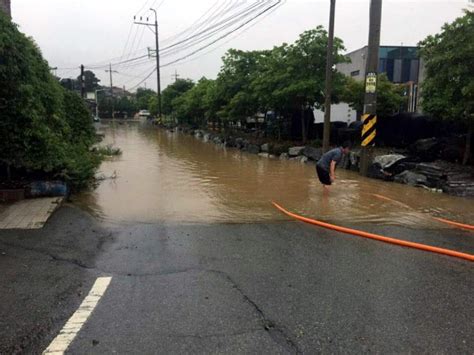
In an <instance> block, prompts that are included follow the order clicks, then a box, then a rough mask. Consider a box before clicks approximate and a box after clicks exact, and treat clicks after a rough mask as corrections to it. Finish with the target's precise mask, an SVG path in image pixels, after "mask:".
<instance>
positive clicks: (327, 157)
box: [317, 147, 343, 171]
mask: <svg viewBox="0 0 474 355" xmlns="http://www.w3.org/2000/svg"><path fill="white" fill-rule="evenodd" d="M342 155H343V153H342V148H340V147H339V148H334V149H331V150H330V151H328V152H326V153H324V154H323V156H322V157H321V159H319V160H318V163H317V164H318V166H319V167H321V168H323V169H324V170H326V171H329V170H330V166H331V161H333V160H334V161H335V162H336V164H339V162H340V161H341V159H342Z"/></svg>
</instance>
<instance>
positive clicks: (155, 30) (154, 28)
mask: <svg viewBox="0 0 474 355" xmlns="http://www.w3.org/2000/svg"><path fill="white" fill-rule="evenodd" d="M150 11H153V12H154V13H155V23H154V24H151V23H148V22H141V21H142V17H140V22H137V21H135V20H136V17H134V18H133V19H134V23H135V24H136V25H143V26H147V27H148V28H150V29H151V30H152V32H153V33H154V34H155V58H156V81H157V84H156V86H157V98H158V117H161V78H160V44H159V38H158V14H157V12H156V10H155V9H152V8H150ZM146 20H147V21H148V18H147V19H146Z"/></svg>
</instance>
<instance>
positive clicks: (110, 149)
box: [94, 144, 122, 157]
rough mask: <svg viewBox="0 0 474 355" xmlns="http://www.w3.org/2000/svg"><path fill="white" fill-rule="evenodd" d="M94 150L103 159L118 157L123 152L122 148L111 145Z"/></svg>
mask: <svg viewBox="0 0 474 355" xmlns="http://www.w3.org/2000/svg"><path fill="white" fill-rule="evenodd" d="M94 150H95V151H96V152H97V153H98V154H99V155H100V156H102V157H116V156H119V155H122V150H121V149H120V148H117V147H114V146H112V145H110V144H109V145H106V146H99V147H95V148H94Z"/></svg>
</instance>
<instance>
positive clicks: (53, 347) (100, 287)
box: [43, 277, 112, 355]
mask: <svg viewBox="0 0 474 355" xmlns="http://www.w3.org/2000/svg"><path fill="white" fill-rule="evenodd" d="M111 280H112V278H111V277H99V278H98V279H97V280H96V281H95V283H94V286H92V288H91V290H90V292H89V294H88V295H87V297H86V298H85V299H84V301H82V303H81V305H80V306H79V308H78V309H77V311H76V312H75V313H74V314H73V315H72V316H71V318H69V320H68V321H67V323H66V325H65V326H64V328H63V329H62V330H61V332H60V333H59V334H58V336H57V337H56V338H55V339H54V340H53V341H52V342H51V344H49V346H48V348H47V349H46V350H45V351H43V354H54V355H60V354H64V352H65V351H66V350H67V348H68V347H69V345H71V343H72V341H73V340H74V338H75V337H76V335H77V334H78V333H79V331H80V330H81V328H82V326H83V325H84V324H85V323H86V322H87V319H88V318H89V316H90V315H91V314H92V312H93V311H94V308H95V307H96V306H97V304H98V303H99V301H100V298H101V297H102V296H103V295H104V293H105V291H106V290H107V287H108V286H109V284H110V281H111Z"/></svg>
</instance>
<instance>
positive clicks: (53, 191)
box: [28, 181, 69, 197]
mask: <svg viewBox="0 0 474 355" xmlns="http://www.w3.org/2000/svg"><path fill="white" fill-rule="evenodd" d="M28 187H29V195H30V196H31V197H56V196H66V195H67V194H68V192H69V189H68V187H67V185H66V183H65V182H63V181H35V182H32V183H31V184H29V185H28Z"/></svg>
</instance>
